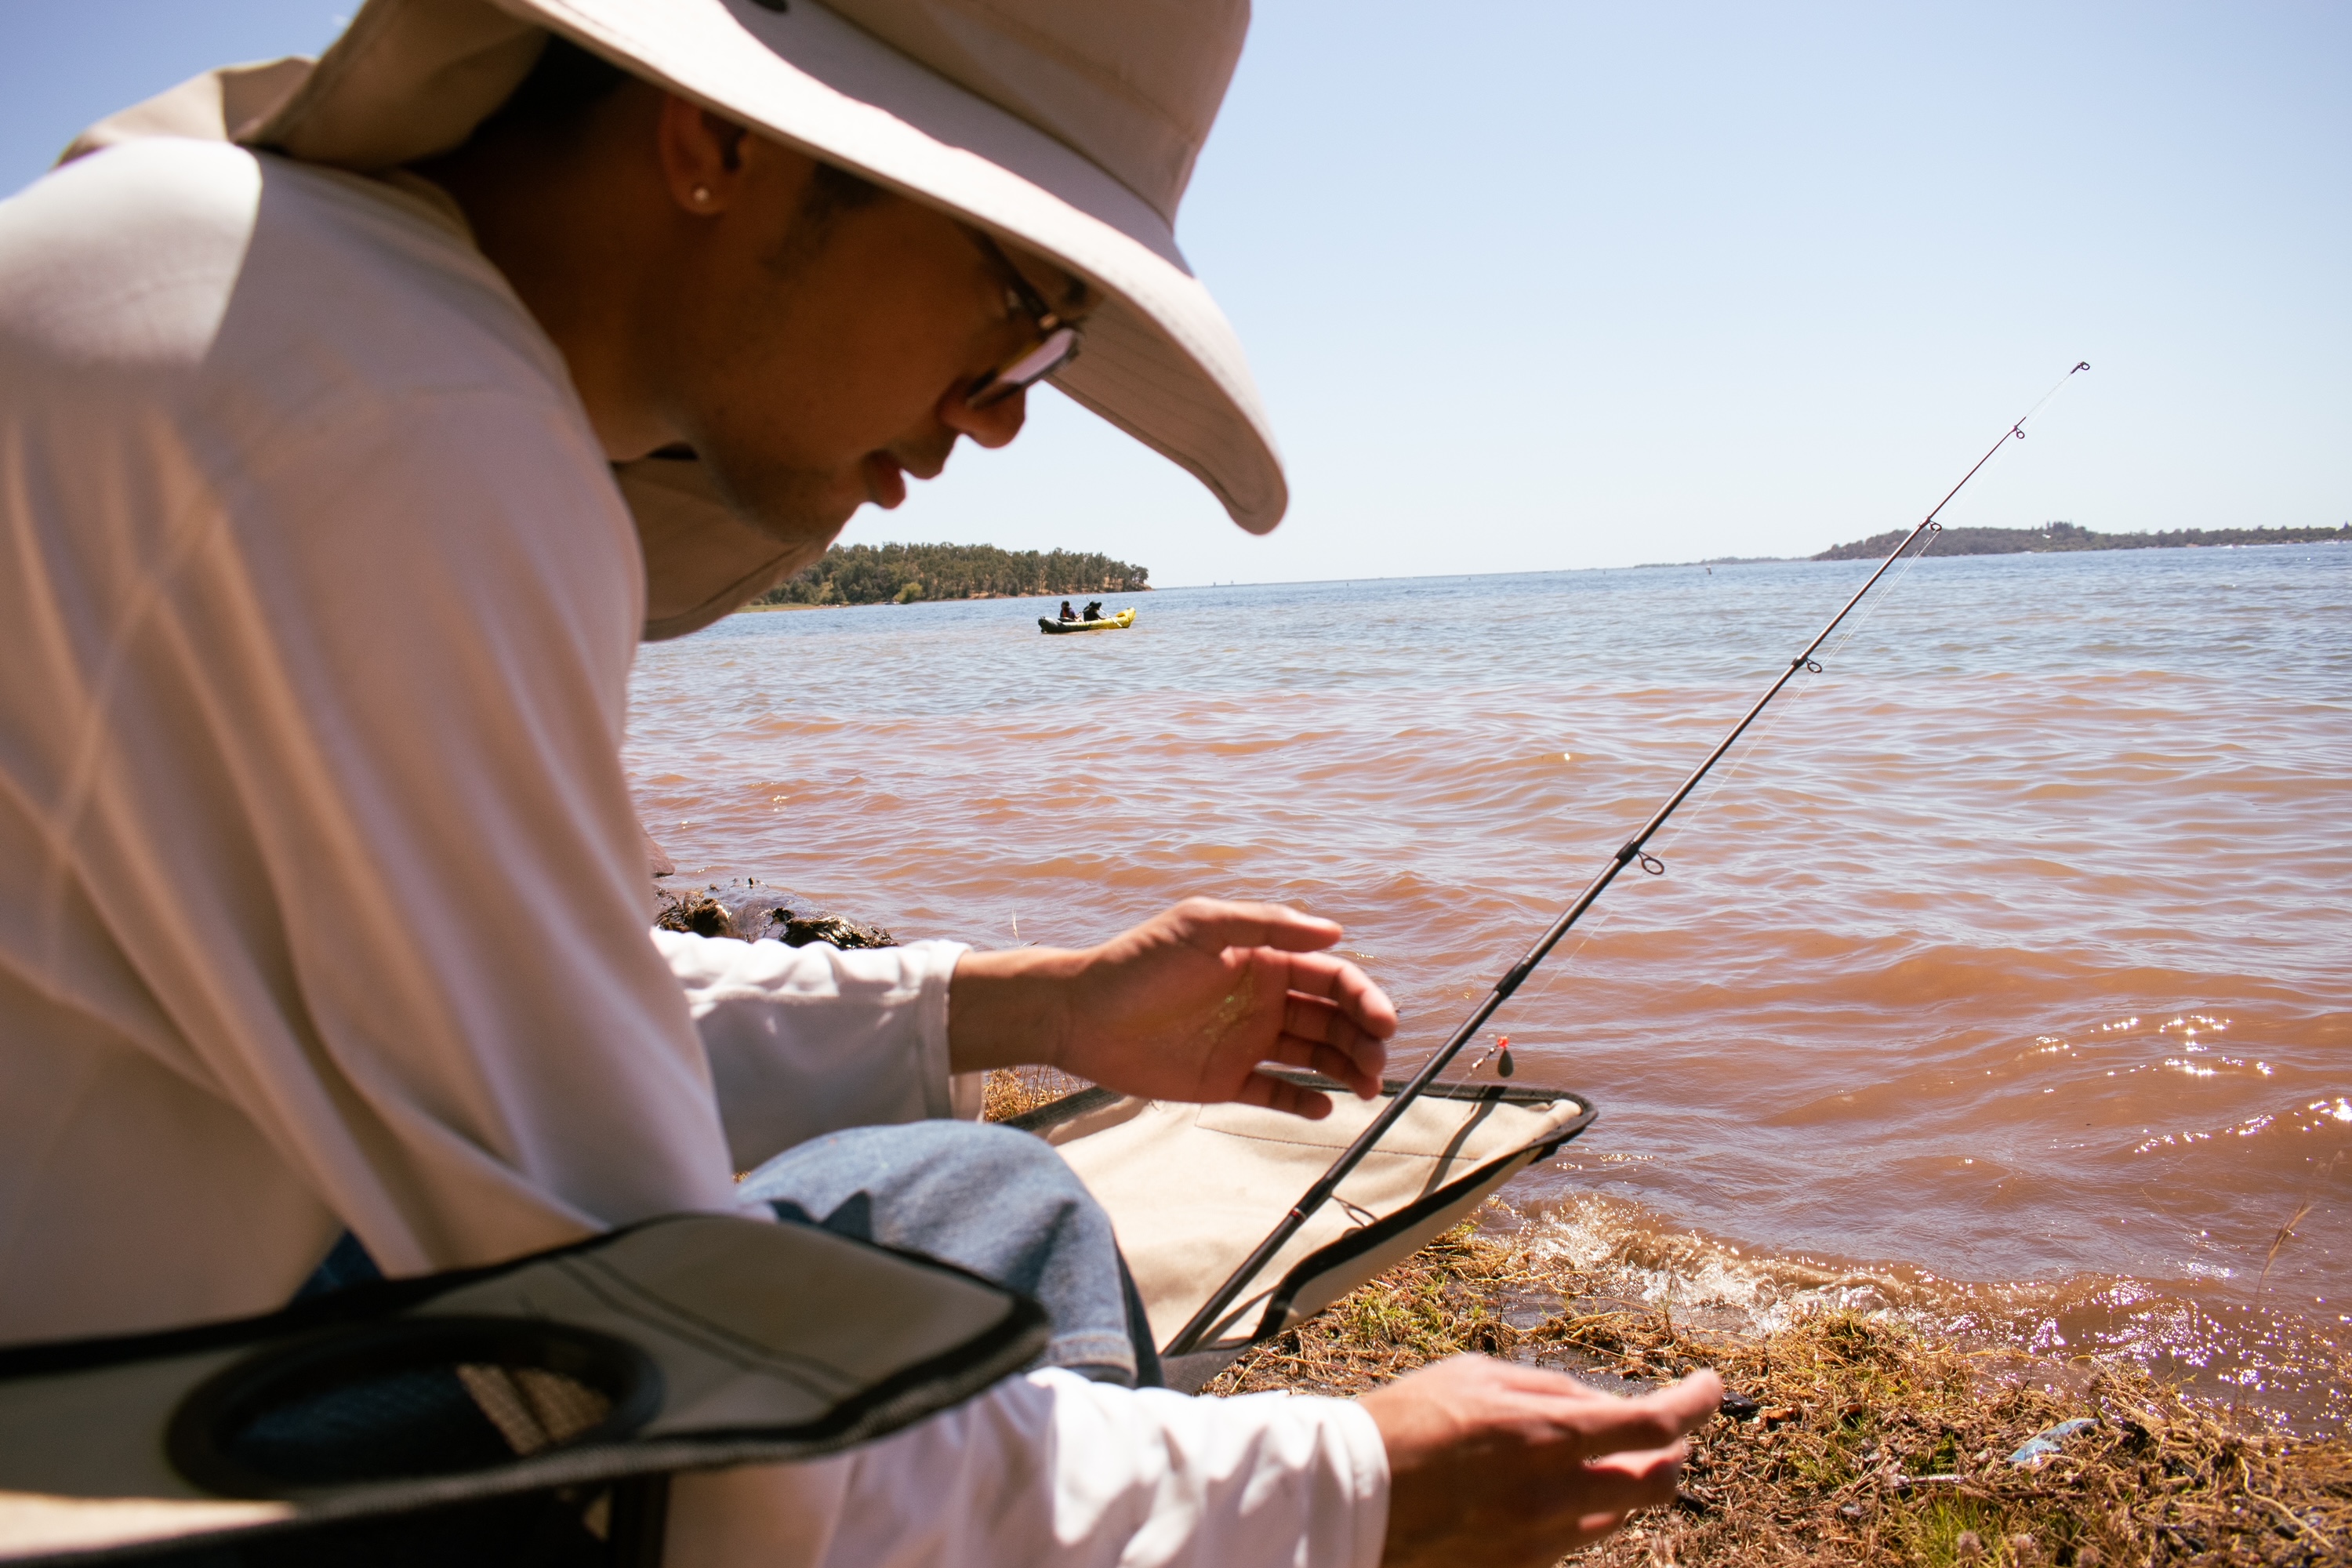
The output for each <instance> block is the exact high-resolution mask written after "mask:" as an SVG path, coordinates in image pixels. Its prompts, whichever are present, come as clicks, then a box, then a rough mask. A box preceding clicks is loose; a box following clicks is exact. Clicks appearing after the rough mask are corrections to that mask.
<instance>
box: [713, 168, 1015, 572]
mask: <svg viewBox="0 0 2352 1568" xmlns="http://www.w3.org/2000/svg"><path fill="white" fill-rule="evenodd" d="M788 172H793V173H797V174H799V175H800V180H799V183H798V184H790V183H787V182H784V181H781V180H780V181H778V182H776V183H775V184H773V185H772V186H771V188H768V189H764V190H761V192H760V193H759V196H760V197H761V199H763V200H764V201H765V202H767V203H768V204H769V205H768V206H767V209H766V210H767V211H769V212H772V213H775V214H777V215H779V216H777V217H775V218H772V219H770V220H768V221H766V222H765V223H764V224H761V225H760V226H746V229H745V230H744V231H743V232H741V233H740V234H739V235H738V236H736V237H734V239H733V242H732V243H731V244H730V245H728V246H725V247H720V248H719V250H718V251H717V252H716V253H714V254H713V255H712V256H710V257H707V258H703V261H702V264H701V265H700V267H699V268H698V272H697V276H696V278H695V280H694V286H693V287H694V293H695V296H696V297H695V298H694V299H692V300H685V301H681V304H682V306H683V308H682V310H680V313H679V320H680V324H681V333H680V341H679V342H678V343H677V345H676V353H675V354H674V356H673V361H672V373H671V377H670V379H671V382H672V385H673V387H674V388H676V389H677V390H678V392H679V395H678V396H677V398H676V399H675V405H676V409H677V413H676V420H677V425H678V426H679V427H680V428H681V429H683V430H684V431H686V432H687V434H688V441H689V444H691V445H692V446H693V447H695V449H696V451H697V453H698V455H699V456H700V457H701V458H703V460H704V462H705V464H706V466H707V469H708V472H709V477H710V479H711V481H712V482H713V484H714V485H715V486H716V487H717V488H718V489H719V494H720V495H721V497H722V498H723V499H724V500H726V502H727V504H728V505H729V506H730V508H731V509H732V510H734V511H735V512H736V514H737V515H738V516H740V517H741V518H742V519H744V520H745V521H747V522H749V523H751V525H752V526H753V527H756V528H758V529H759V530H760V531H761V532H763V533H765V534H767V535H768V536H769V537H771V538H772V539H774V540H776V541H777V542H780V543H783V544H785V545H788V546H790V547H792V548H793V550H794V551H795V552H805V553H806V554H807V556H808V558H809V559H812V560H813V559H814V558H815V556H816V555H818V554H821V553H822V552H823V551H824V548H825V546H826V545H827V544H829V543H830V542H832V541H833V539H834V538H835V536H837V535H838V534H839V532H840V531H841V530H842V528H843V527H844V525H845V524H846V523H847V522H848V521H849V519H850V517H851V516H852V515H853V514H854V513H855V512H856V510H857V509H858V507H860V506H861V505H864V504H865V503H866V502H868V501H872V502H874V503H875V504H877V505H879V506H882V507H884V508H886V509H887V508H889V507H894V506H896V505H898V503H899V502H900V501H901V500H904V499H905V495H906V480H907V478H908V476H912V477H914V478H918V479H929V478H931V477H933V476H935V475H937V474H938V473H939V472H940V470H941V468H944V467H945V466H946V463H947V459H948V457H949V454H950V451H951V450H952V449H953V447H954V446H955V442H956V439H957V433H956V432H955V431H954V430H952V429H950V428H949V427H948V426H946V425H945V424H944V423H943V422H942V420H941V418H940V413H939V409H940V403H941V399H942V398H943V397H944V396H945V395H949V394H950V392H951V390H952V389H954V388H955V387H956V386H957V385H958V384H960V383H961V382H962V381H964V380H967V379H969V378H970V377H971V376H972V375H973V374H977V373H978V372H980V371H983V370H985V369H986V368H987V366H988V364H989V363H990V360H989V356H990V354H991V353H997V352H1002V351H1003V347H1004V345H1003V344H1001V343H999V342H998V341H997V340H998V339H999V338H1001V337H1003V336H1004V334H1005V332H1006V331H1008V330H1012V331H1016V332H1017V327H1013V328H1010V329H1008V324H1007V323H1005V322H1003V321H1002V312H1001V310H1000V308H999V307H998V306H997V305H996V302H995V300H994V298H993V289H992V285H991V283H990V280H989V279H988V278H987V276H986V273H985V271H984V269H983V268H981V266H980V265H979V263H978V261H977V258H976V257H975V256H974V254H973V253H972V252H971V247H970V245H969V241H968V240H967V239H966V238H965V237H963V236H962V235H961V233H960V232H959V230H958V229H957V227H956V226H955V224H954V223H953V221H952V220H951V219H949V218H947V217H946V216H943V215H941V214H939V213H937V212H934V211H932V210H930V209H929V208H927V207H923V206H920V205H917V204H915V203H912V202H909V201H908V200H906V199H905V198H902V197H899V196H897V195H890V194H887V193H885V192H881V191H878V190H875V189H874V188H873V187H871V186H865V185H863V184H860V183H858V182H856V181H854V180H850V179H848V177H847V176H839V175H832V174H824V173H818V174H810V173H809V171H808V168H807V166H805V165H803V167H802V168H800V169H799V170H797V171H789V170H788ZM763 183H764V182H763Z"/></svg>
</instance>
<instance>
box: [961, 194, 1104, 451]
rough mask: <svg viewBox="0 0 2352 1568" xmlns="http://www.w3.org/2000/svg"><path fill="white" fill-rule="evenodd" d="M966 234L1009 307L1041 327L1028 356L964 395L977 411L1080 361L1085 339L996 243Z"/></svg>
mask: <svg viewBox="0 0 2352 1568" xmlns="http://www.w3.org/2000/svg"><path fill="white" fill-rule="evenodd" d="M963 231H964V232H965V233H966V234H968V235H970V236H971V240H972V243H973V244H974V245H977V246H978V247H980V252H981V254H982V256H984V257H986V258H988V264H989V266H990V267H992V268H994V269H995V271H996V274H997V276H998V278H999V279H1002V280H1003V284H1004V303H1005V305H1006V307H1007V308H1008V309H1012V310H1020V311H1021V312H1022V313H1023V314H1024V315H1026V316H1027V317H1028V318H1029V319H1030V321H1033V322H1034V323H1035V324H1036V327H1037V342H1036V345H1035V346H1034V347H1033V348H1030V349H1027V350H1024V352H1023V353H1021V355H1020V356H1019V357H1018V358H1016V359H1014V360H1013V361H1012V362H1011V363H1007V364H1005V365H1003V366H1002V367H1001V368H999V369H996V370H992V371H991V372H989V374H986V375H983V376H982V377H981V378H980V379H979V380H978V381H976V382H973V383H972V384H971V392H969V393H968V394H966V395H965V397H964V401H965V402H966V403H968V404H970V405H971V406H972V407H974V408H985V407H987V406H988V405H990V404H992V403H999V402H1002V401H1003V400H1004V399H1005V398H1008V397H1010V396H1012V395H1013V394H1014V393H1016V392H1024V391H1026V390H1028V389H1029V388H1030V387H1032V386H1034V385H1036V384H1038V383H1039V382H1041V381H1043V380H1045V378H1046V377H1047V376H1049V375H1051V374H1054V373H1055V371H1057V370H1059V369H1061V368H1062V367H1063V366H1064V365H1066V364H1067V363H1070V362H1071V361H1072V360H1074V359H1076V358H1077V357H1078V346H1079V344H1080V343H1081V342H1084V341H1085V339H1084V334H1082V333H1081V332H1080V331H1078V327H1077V323H1076V322H1075V321H1064V320H1062V318H1061V316H1060V314H1059V313H1058V312H1056V311H1055V310H1054V309H1053V308H1052V307H1051V306H1049V305H1047V304H1046V303H1045V300H1044V298H1043V297H1042V296H1040V295H1039V294H1038V292H1037V290H1036V289H1034V288H1032V287H1031V286H1030V283H1029V279H1026V278H1024V277H1023V276H1022V275H1021V268H1018V267H1015V266H1013V258H1011V257H1009V256H1007V255H1005V254H1004V252H1003V250H1002V249H1001V248H999V247H998V246H997V243H996V241H994V240H992V239H991V238H989V237H988V236H986V235H985V234H982V232H981V231H980V230H978V229H976V228H973V227H971V226H969V225H966V226H963Z"/></svg>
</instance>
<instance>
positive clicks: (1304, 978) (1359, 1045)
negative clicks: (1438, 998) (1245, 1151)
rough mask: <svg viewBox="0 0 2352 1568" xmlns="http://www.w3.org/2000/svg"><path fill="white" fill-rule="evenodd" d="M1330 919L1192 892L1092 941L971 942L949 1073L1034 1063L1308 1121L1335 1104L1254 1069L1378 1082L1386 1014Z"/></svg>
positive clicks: (958, 994)
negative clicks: (1006, 945)
mask: <svg viewBox="0 0 2352 1568" xmlns="http://www.w3.org/2000/svg"><path fill="white" fill-rule="evenodd" d="M1338 941H1339V927H1338V926H1336V925H1334V924H1332V923H1331V922H1330V921H1323V920H1317V919H1316V918H1314V917H1313V916H1312V915H1303V914H1300V913H1299V912H1298V911H1297V910H1291V909H1286V908H1284V907H1283V906H1282V905H1280V904H1239V903H1227V902H1223V901H1222V900H1215V899H1187V900H1184V901H1183V902H1182V903H1181V904H1178V905H1177V906H1176V907H1175V908H1174V909H1172V910H1168V911H1167V912H1166V913H1165V914H1162V915H1159V916H1156V917H1154V918H1153V919H1151V920H1148V921H1144V922H1143V923H1142V924H1141V925H1139V926H1137V927H1136V928H1135V929H1134V930H1132V931H1125V932H1123V933H1121V934H1120V935H1118V936H1115V937H1113V938H1112V939H1111V940H1110V941H1108V942H1104V943H1103V944H1102V945H1101V946H1099V947H1092V948H1086V949H1083V950H1075V949H1067V948H1034V947H1033V948H1017V949H1014V950H1013V951H1011V952H967V953H965V954H964V955H963V957H962V959H961V961H959V962H958V963H957V964H956V971H955V978H954V980H953V981H952V982H951V983H950V989H949V994H948V1052H949V1056H950V1058H951V1060H952V1061H953V1063H954V1065H955V1068H956V1070H957V1071H959V1072H971V1071H975V1070H978V1069H979V1068H992V1067H1013V1066H1018V1065H1021V1064H1024V1063H1030V1062H1039V1063H1044V1064H1046V1065H1048V1066H1052V1067H1057V1068H1062V1069H1063V1070H1065V1071H1066V1072H1072V1073H1076V1075H1077V1076H1079V1077H1080V1078H1083V1079H1089V1080H1091V1081H1093V1082H1095V1083H1098V1084H1101V1085H1102V1086H1103V1087H1105V1088H1106V1089H1116V1090H1118V1091H1119V1092H1120V1093H1122V1094H1134V1095H1142V1096H1145V1097H1147V1098H1150V1099H1152V1100H1200V1101H1204V1102H1213V1101H1219V1100H1241V1101H1243V1102H1244V1103H1247V1104H1251V1105H1265V1106H1271V1107H1273V1108H1274V1109H1276V1110H1287V1111H1290V1112H1292V1113H1293V1114H1296V1115H1299V1116H1307V1117H1322V1116H1327V1115H1328V1114H1329V1113H1330V1110H1331V1102H1330V1100H1329V1099H1328V1098H1327V1097H1326V1096H1324V1095H1321V1094H1318V1093H1316V1092H1315V1091H1314V1090H1312V1089H1300V1088H1299V1087H1297V1085H1295V1084H1290V1083H1286V1082H1284V1081H1283V1080H1282V1079H1276V1078H1270V1077H1268V1076H1266V1075H1265V1074H1264V1073H1261V1072H1259V1071H1257V1070H1256V1068H1257V1065H1258V1064H1259V1063H1260V1062H1280V1063H1282V1064H1284V1065H1285V1066H1287V1067H1296V1068H1313V1069H1314V1070H1315V1071H1317V1072H1321V1073H1327V1074H1328V1075H1329V1076H1331V1077H1332V1078H1335V1079H1339V1081H1340V1082H1342V1083H1345V1084H1347V1085H1348V1086H1349V1088H1350V1089H1354V1090H1355V1091H1356V1092H1357V1093H1358V1094H1360V1095H1363V1096H1366V1097H1370V1096H1371V1095H1374V1094H1377V1093H1379V1092H1380V1083H1381V1067H1382V1066H1383V1064H1384V1063H1385V1062H1386V1061H1387V1058H1388V1050H1387V1047H1385V1046H1384V1045H1383V1044H1382V1043H1381V1042H1383V1041H1385V1040H1386V1039H1387V1038H1388V1037H1390V1036H1391V1035H1393V1034H1394V1033H1396V1022H1397V1020H1396V1009H1395V1007H1393V1006H1391V1005H1390V1003H1389V999H1388V997H1387V996H1385V995H1383V994H1381V988H1380V987H1379V986H1377V985H1375V984H1372V983H1371V981H1370V980H1369V979H1367V978H1366V977H1365V975H1364V972H1363V971H1362V970H1360V969H1358V968H1357V967H1356V966H1355V965H1354V964H1352V963H1349V962H1348V961H1347V960H1345V959H1341V958H1334V957H1332V956H1331V955H1330V954H1329V953H1327V952H1323V951H1322V950H1323V949H1325V948H1328V947H1329V946H1330V945H1331V944H1332V943H1333V942H1338Z"/></svg>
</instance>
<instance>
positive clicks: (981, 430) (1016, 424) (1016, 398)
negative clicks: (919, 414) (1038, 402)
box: [940, 386, 1029, 447]
mask: <svg viewBox="0 0 2352 1568" xmlns="http://www.w3.org/2000/svg"><path fill="white" fill-rule="evenodd" d="M1028 417H1029V389H1028V388H1027V387H1025V386H1024V387H1023V388H1021V389H1020V390H1019V391H1017V392H1014V393H1013V394H1011V395H1007V396H1004V397H1000V398H998V399H996V400H995V401H994V402H992V403H990V404H987V405H984V406H982V407H978V408H975V407H973V406H972V404H971V388H970V387H966V386H957V387H955V388H953V389H952V390H950V392H949V393H948V395H946V396H945V397H943V398H941V399H940V423H941V424H943V425H945V426H947V427H948V428H949V429H950V430H952V431H954V432H955V433H956V434H957V435H959V436H969V437H971V438H972V440H973V441H974V442H976V443H977V444H979V445H981V446H982V447H1003V446H1008V445H1010V444H1011V443H1012V440H1013V437H1015V436H1018V435H1020V434H1021V426H1022V425H1023V423H1024V421H1026V420H1027V419H1028Z"/></svg>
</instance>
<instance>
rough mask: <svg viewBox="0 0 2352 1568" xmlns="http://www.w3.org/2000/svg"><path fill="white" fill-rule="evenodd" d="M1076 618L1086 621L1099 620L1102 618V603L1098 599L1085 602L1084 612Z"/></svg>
mask: <svg viewBox="0 0 2352 1568" xmlns="http://www.w3.org/2000/svg"><path fill="white" fill-rule="evenodd" d="M1078 618H1079V619H1080V620H1086V621H1098V620H1101V619H1102V618H1103V607H1102V601H1101V600H1100V599H1092V600H1089V601H1087V607H1086V610H1085V612H1084V613H1083V614H1082V615H1080V616H1079V617H1078Z"/></svg>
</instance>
